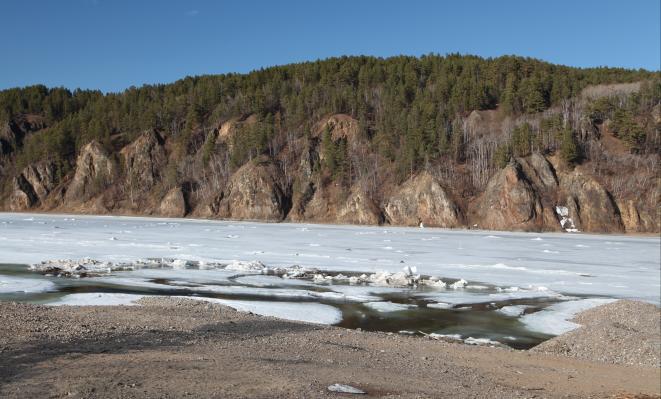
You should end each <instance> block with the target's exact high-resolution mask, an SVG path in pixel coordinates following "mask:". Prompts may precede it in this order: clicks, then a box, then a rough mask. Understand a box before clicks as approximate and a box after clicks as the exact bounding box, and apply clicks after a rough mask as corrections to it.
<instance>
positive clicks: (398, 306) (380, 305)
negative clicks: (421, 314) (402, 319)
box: [365, 301, 418, 313]
mask: <svg viewBox="0 0 661 399" xmlns="http://www.w3.org/2000/svg"><path fill="white" fill-rule="evenodd" d="M365 306H367V307H369V308H370V309H373V310H376V311H377V312H383V313H388V312H400V311H402V310H409V309H413V308H417V307H418V306H417V305H412V304H403V303H394V302H390V301H386V302H367V303H365Z"/></svg>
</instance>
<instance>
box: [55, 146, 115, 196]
mask: <svg viewBox="0 0 661 399" xmlns="http://www.w3.org/2000/svg"><path fill="white" fill-rule="evenodd" d="M116 169H117V168H116V166H115V163H114V162H113V161H112V160H111V159H110V158H109V156H108V154H107V153H106V151H105V150H104V149H103V147H102V146H101V144H99V143H98V142H96V141H92V142H91V143H89V144H87V145H85V146H83V148H81V150H80V154H79V155H78V158H77V159H76V172H75V174H74V176H73V179H72V180H71V183H70V184H69V187H68V188H67V191H66V193H65V200H66V201H68V202H72V203H76V202H83V201H85V200H87V199H89V198H90V197H91V196H93V195H95V194H97V193H99V192H100V191H101V190H102V189H103V188H105V187H106V186H107V185H108V184H109V183H111V182H112V180H113V178H114V177H115V175H116V173H117V170H116Z"/></svg>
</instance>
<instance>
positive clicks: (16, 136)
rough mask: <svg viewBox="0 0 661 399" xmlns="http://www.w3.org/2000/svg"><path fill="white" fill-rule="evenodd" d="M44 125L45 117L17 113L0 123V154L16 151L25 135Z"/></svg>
mask: <svg viewBox="0 0 661 399" xmlns="http://www.w3.org/2000/svg"><path fill="white" fill-rule="evenodd" d="M45 127H46V119H45V118H44V117H42V116H39V115H18V116H16V117H14V118H13V119H11V120H10V121H7V122H4V123H3V124H2V125H0V156H2V155H4V154H8V153H10V152H14V151H16V150H17V149H18V148H20V147H21V145H22V143H23V140H24V139H25V137H26V136H27V135H28V134H30V133H32V132H35V131H38V130H41V129H43V128H45Z"/></svg>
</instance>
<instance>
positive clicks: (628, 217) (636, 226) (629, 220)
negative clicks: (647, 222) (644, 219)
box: [616, 200, 644, 233]
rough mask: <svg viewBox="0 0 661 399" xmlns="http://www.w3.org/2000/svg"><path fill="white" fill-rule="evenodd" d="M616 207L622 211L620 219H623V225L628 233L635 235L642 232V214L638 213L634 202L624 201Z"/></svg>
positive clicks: (617, 203)
mask: <svg viewBox="0 0 661 399" xmlns="http://www.w3.org/2000/svg"><path fill="white" fill-rule="evenodd" d="M616 205H617V207H618V209H619V211H620V218H621V219H622V225H623V226H624V230H625V231H626V232H627V233H635V232H639V231H644V230H642V226H641V225H642V223H641V220H640V214H639V213H638V208H637V207H636V203H635V201H633V200H623V201H617V202H616Z"/></svg>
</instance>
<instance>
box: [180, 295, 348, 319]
mask: <svg viewBox="0 0 661 399" xmlns="http://www.w3.org/2000/svg"><path fill="white" fill-rule="evenodd" d="M186 298H188V299H195V300H200V301H207V302H212V303H219V304H221V305H226V306H229V307H231V308H234V309H236V310H238V311H240V312H252V313H255V314H258V315H262V316H273V317H279V318H282V319H287V320H296V321H305V322H308V323H315V324H335V323H339V322H340V321H341V320H342V313H341V312H340V311H339V310H338V309H336V308H334V307H332V306H329V305H323V304H319V303H296V302H269V301H243V300H233V299H218V298H200V297H195V298H191V297H186Z"/></svg>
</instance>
